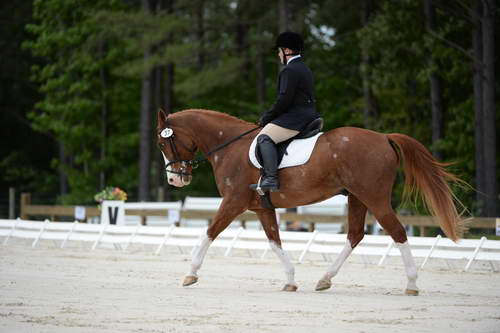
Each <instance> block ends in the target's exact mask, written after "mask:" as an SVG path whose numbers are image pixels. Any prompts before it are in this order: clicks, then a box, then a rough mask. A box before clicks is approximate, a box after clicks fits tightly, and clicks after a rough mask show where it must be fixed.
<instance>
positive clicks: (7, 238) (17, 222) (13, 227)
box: [3, 217, 21, 245]
mask: <svg viewBox="0 0 500 333" xmlns="http://www.w3.org/2000/svg"><path fill="white" fill-rule="evenodd" d="M19 221H21V219H20V218H19V217H18V218H17V219H16V223H14V225H13V226H12V229H10V233H9V235H7V237H5V239H4V241H3V245H7V241H8V240H9V238H10V237H11V236H12V234H13V233H14V230H16V227H17V225H18V224H19Z"/></svg>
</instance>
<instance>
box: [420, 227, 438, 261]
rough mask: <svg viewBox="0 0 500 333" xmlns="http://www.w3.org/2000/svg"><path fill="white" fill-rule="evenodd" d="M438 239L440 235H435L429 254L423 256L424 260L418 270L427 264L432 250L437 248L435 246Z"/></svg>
mask: <svg viewBox="0 0 500 333" xmlns="http://www.w3.org/2000/svg"><path fill="white" fill-rule="evenodd" d="M440 239H441V235H437V236H436V240H435V241H434V243H433V244H432V246H431V248H430V249H429V253H427V255H426V256H425V259H424V261H423V262H422V265H420V268H424V266H425V264H426V263H427V260H429V258H430V257H431V255H432V252H434V248H435V247H436V246H437V244H438V243H439V240H440Z"/></svg>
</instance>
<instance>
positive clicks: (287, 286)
mask: <svg viewBox="0 0 500 333" xmlns="http://www.w3.org/2000/svg"><path fill="white" fill-rule="evenodd" d="M297 288H298V287H297V286H295V285H293V284H285V286H284V287H283V289H281V291H297Z"/></svg>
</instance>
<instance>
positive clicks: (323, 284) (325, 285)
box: [316, 280, 332, 291]
mask: <svg viewBox="0 0 500 333" xmlns="http://www.w3.org/2000/svg"><path fill="white" fill-rule="evenodd" d="M331 287H332V283H331V282H330V281H328V280H319V281H318V284H317V285H316V291H321V290H326V289H330V288H331Z"/></svg>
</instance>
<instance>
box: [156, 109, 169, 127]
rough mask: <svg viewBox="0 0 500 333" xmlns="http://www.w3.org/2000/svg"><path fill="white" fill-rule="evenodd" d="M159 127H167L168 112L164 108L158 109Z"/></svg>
mask: <svg viewBox="0 0 500 333" xmlns="http://www.w3.org/2000/svg"><path fill="white" fill-rule="evenodd" d="M158 127H159V128H162V129H163V128H165V127H167V113H166V112H165V110H163V109H162V108H160V109H159V110H158Z"/></svg>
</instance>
